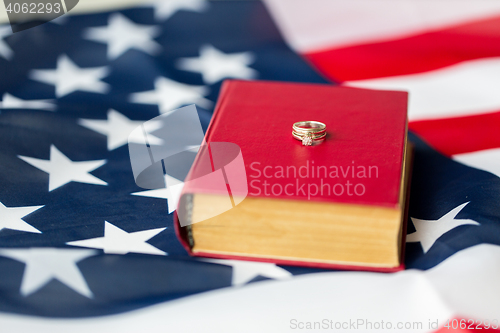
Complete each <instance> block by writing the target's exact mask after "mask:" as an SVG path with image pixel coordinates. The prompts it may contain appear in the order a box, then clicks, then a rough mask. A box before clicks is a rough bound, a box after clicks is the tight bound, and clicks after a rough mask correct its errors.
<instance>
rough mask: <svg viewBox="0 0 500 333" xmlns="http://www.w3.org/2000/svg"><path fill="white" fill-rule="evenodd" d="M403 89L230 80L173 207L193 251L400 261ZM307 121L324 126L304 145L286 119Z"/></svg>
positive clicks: (344, 261)
mask: <svg viewBox="0 0 500 333" xmlns="http://www.w3.org/2000/svg"><path fill="white" fill-rule="evenodd" d="M407 97H408V96H407V93H406V92H398V91H376V90H366V89H357V88H348V87H339V86H331V85H319V84H297V83H281V82H262V81H234V80H230V81H226V82H225V83H224V85H223V87H222V89H221V93H220V97H219V101H218V104H217V106H216V109H215V112H214V116H213V118H212V121H211V123H210V126H209V128H208V130H207V133H206V138H205V139H206V143H207V145H206V146H205V147H204V148H202V149H200V152H199V153H198V156H197V159H196V161H195V163H194V164H193V167H192V169H191V171H190V173H189V175H188V177H187V179H186V185H185V187H184V190H183V195H182V197H181V200H180V204H179V208H178V212H179V213H178V214H176V227H177V228H178V235H179V237H180V238H181V241H183V244H184V245H185V246H186V248H187V249H188V251H189V252H190V253H191V254H194V255H198V256H207V257H216V258H233V259H234V258H236V259H246V260H259V261H268V262H275V263H280V264H291V265H303V266H313V267H329V268H341V269H357V270H374V271H395V270H400V269H402V268H403V263H402V254H403V244H404V235H405V234H406V232H405V225H406V214H405V211H406V206H407V193H408V187H407V184H408V182H409V166H410V163H409V162H410V161H409V158H408V157H407V155H408V149H407V142H406V133H407ZM311 120H314V121H320V122H322V123H324V124H326V132H327V136H326V138H325V140H324V141H322V142H321V143H319V144H317V145H313V146H304V145H302V143H301V142H300V141H298V140H296V139H295V138H294V137H293V136H292V125H293V124H294V123H295V122H298V121H311ZM200 179H203V181H199V180H200ZM245 196H246V197H245ZM179 216H180V217H181V218H180V219H179ZM179 222H180V224H181V225H183V227H181V226H180V225H178V224H179Z"/></svg>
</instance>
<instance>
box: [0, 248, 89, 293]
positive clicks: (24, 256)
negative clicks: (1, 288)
mask: <svg viewBox="0 0 500 333" xmlns="http://www.w3.org/2000/svg"><path fill="white" fill-rule="evenodd" d="M96 254H97V251H95V250H68V249H55V248H30V249H1V250H0V255H1V256H4V257H8V258H11V259H14V260H17V261H20V262H23V263H25V264H26V268H25V269H24V275H23V281H22V283H21V294H22V295H23V296H28V295H30V294H32V293H34V292H36V291H37V290H39V289H41V288H42V287H44V286H45V285H46V284H47V283H49V282H50V281H51V280H52V279H57V280H59V281H60V282H62V283H64V284H66V285H67V286H68V287H70V288H71V289H73V290H74V291H76V292H78V293H80V294H82V295H83V296H86V297H89V298H91V297H93V295H92V291H90V289H89V287H88V285H87V282H86V281H85V278H84V277H83V275H82V273H81V272H80V270H79V269H78V266H77V265H76V264H77V263H78V262H79V261H81V260H83V259H85V258H88V257H91V256H94V255H96Z"/></svg>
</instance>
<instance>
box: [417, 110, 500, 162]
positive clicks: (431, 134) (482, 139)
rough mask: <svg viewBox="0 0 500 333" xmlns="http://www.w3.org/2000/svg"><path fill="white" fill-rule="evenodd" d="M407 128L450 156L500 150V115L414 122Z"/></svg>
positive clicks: (487, 114) (499, 113)
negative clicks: (485, 150)
mask: <svg viewBox="0 0 500 333" xmlns="http://www.w3.org/2000/svg"><path fill="white" fill-rule="evenodd" d="M408 127H409V129H410V130H411V131H412V132H414V133H416V134H417V135H419V136H421V137H422V138H425V140H426V141H427V142H428V143H429V144H430V145H431V146H433V147H434V148H435V149H436V150H438V151H440V152H441V153H443V154H445V155H448V156H451V155H455V154H462V153H469V152H473V151H478V150H484V149H491V148H500V134H499V130H500V112H494V113H486V114H480V115H473V116H465V117H456V118H442V119H435V120H421V121H413V122H410V123H409V125H408Z"/></svg>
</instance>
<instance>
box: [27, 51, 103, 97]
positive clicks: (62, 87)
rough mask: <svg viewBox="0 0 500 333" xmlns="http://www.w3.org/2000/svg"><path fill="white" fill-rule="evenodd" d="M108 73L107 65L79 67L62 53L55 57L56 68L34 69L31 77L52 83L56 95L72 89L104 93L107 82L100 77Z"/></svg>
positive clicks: (66, 92) (72, 90) (68, 92)
mask: <svg viewBox="0 0 500 333" xmlns="http://www.w3.org/2000/svg"><path fill="white" fill-rule="evenodd" d="M108 73H109V70H108V67H91V68H80V67H78V66H77V65H76V64H75V63H74V62H73V61H71V59H70V58H69V57H68V56H67V55H65V54H63V55H61V56H59V58H58V59H57V66H56V69H34V70H33V71H31V73H30V77H31V79H33V80H35V81H40V82H43V83H47V84H51V85H54V86H55V88H56V97H58V98H59V97H63V96H65V95H68V94H71V93H72V92H74V91H77V90H80V91H87V92H93V93H100V94H105V93H107V92H108V91H109V90H110V86H109V84H107V83H106V82H102V81H101V79H102V78H104V77H106V76H107V75H108Z"/></svg>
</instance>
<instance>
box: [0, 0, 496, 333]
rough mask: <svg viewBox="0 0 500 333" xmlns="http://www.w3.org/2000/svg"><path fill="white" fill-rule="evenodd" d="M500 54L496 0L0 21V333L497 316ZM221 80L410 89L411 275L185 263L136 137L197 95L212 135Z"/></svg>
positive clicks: (275, 5) (160, 7)
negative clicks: (133, 155)
mask: <svg viewBox="0 0 500 333" xmlns="http://www.w3.org/2000/svg"><path fill="white" fill-rule="evenodd" d="M89 2H90V1H89ZM89 2H87V3H86V2H85V1H83V0H82V1H80V4H79V5H78V6H81V7H82V8H83V7H85V8H86V9H88V8H89V7H90V5H89ZM124 3H125V2H124ZM113 4H114V3H113ZM108 5H109V4H108ZM78 6H77V7H76V8H78ZM499 59H500V2H499V1H495V0H492V1H490V0H471V1H462V0H418V1H396V0H377V1H374V0H349V1H347V0H346V1H340V0H339V1H337V0H314V1H299V0H293V1H292V0H269V1H267V2H266V3H261V2H258V1H234V2H222V1H213V2H212V1H210V2H206V1H202V0H171V1H149V2H139V1H128V2H127V7H125V6H124V5H123V4H122V7H120V4H118V7H117V8H114V9H109V8H108V9H107V11H102V10H101V11H96V12H92V13H76V14H74V15H65V16H63V17H61V18H59V19H57V20H56V21H53V22H49V23H45V24H43V25H40V26H38V27H35V28H31V29H29V30H25V31H22V32H18V33H15V34H12V33H11V30H10V27H9V26H8V25H3V26H0V97H1V102H0V161H1V163H0V184H1V185H0V331H1V332H28V331H30V332H33V331H36V332H69V331H71V332H89V331H92V330H93V331H97V332H104V331H105V332H115V331H116V332H137V331H144V332H289V331H297V330H301V328H303V329H306V328H307V325H312V326H311V327H312V328H313V329H314V328H316V329H318V330H334V329H336V326H335V325H336V324H337V323H340V324H341V325H340V326H341V327H342V328H343V330H370V326H367V323H368V322H370V323H371V324H372V328H373V329H376V325H375V324H377V323H378V325H379V329H377V330H378V331H380V330H381V329H380V322H381V321H384V323H385V324H386V326H385V328H388V326H387V323H391V328H390V330H391V331H405V332H410V331H419V332H430V331H436V330H442V331H443V332H446V331H448V330H452V329H453V328H457V327H458V326H457V325H455V326H456V327H450V329H448V328H443V327H442V326H443V325H444V324H446V323H447V321H449V320H452V322H453V319H455V321H454V323H459V320H466V328H465V329H463V331H467V329H469V330H470V331H473V329H474V328H476V327H481V328H483V331H488V327H490V329H491V327H494V326H495V324H494V323H495V322H496V327H498V325H500V322H499V321H500V286H499V283H498V281H500V264H499V263H500V247H499V245H500V208H499V207H500V206H499V205H500V179H499V177H500V135H499V134H498V133H499V132H498V131H499V129H500V111H498V110H499V109H500V60H499ZM224 78H239V79H259V80H280V81H296V82H314V83H330V84H345V85H349V86H355V87H366V88H375V89H396V90H408V91H409V92H410V103H409V118H410V124H409V128H410V139H411V141H412V142H413V143H414V145H415V148H416V149H415V159H414V167H413V176H412V185H411V201H410V219H409V223H408V237H407V244H406V258H405V263H406V266H407V269H406V270H405V271H402V272H398V273H394V274H380V273H366V272H333V271H327V270H321V269H310V268H301V267H290V266H278V265H274V264H269V263H257V262H244V261H234V260H206V259H200V258H192V257H190V256H188V255H187V253H186V252H185V250H184V249H183V247H182V246H181V245H180V243H179V241H178V240H177V238H176V236H175V233H174V228H173V220H172V216H173V215H172V214H169V210H170V211H171V209H169V207H168V205H169V200H168V195H166V194H165V193H164V192H162V191H158V190H144V189H141V188H140V187H138V186H137V185H136V184H135V182H134V178H133V174H132V169H131V165H130V159H129V151H128V149H127V138H128V135H129V133H130V132H131V131H132V130H133V129H135V128H136V127H137V126H139V125H140V124H142V123H143V122H144V121H147V120H149V119H151V118H153V117H156V116H158V115H159V114H162V113H165V112H168V111H171V110H173V109H176V108H178V107H181V106H183V105H187V104H192V103H196V104H197V105H198V113H199V116H200V120H201V123H202V127H203V128H204V129H206V127H207V125H208V123H209V121H210V117H211V113H212V111H213V106H214V104H215V102H216V99H217V96H218V92H219V88H220V86H221V82H222V80H223V79H224ZM170 205H171V203H170ZM170 208H171V207H170ZM360 321H363V322H364V323H365V324H364V326H353V322H356V324H359V323H360ZM435 322H438V323H439V327H437V326H435V325H434V323H435ZM471 322H473V323H474V324H473V325H472V326H471ZM316 323H320V324H321V327H318V326H315V325H316ZM345 323H347V324H348V326H346V327H344V326H342V325H343V324H345ZM398 323H401V324H402V326H401V327H399V326H398ZM407 323H421V326H418V325H417V326H411V325H410V326H411V327H410V326H408V325H407ZM479 323H480V324H479ZM478 324H479V326H478ZM458 328H460V327H458ZM462 328H463V327H462ZM382 330H383V329H382Z"/></svg>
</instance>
